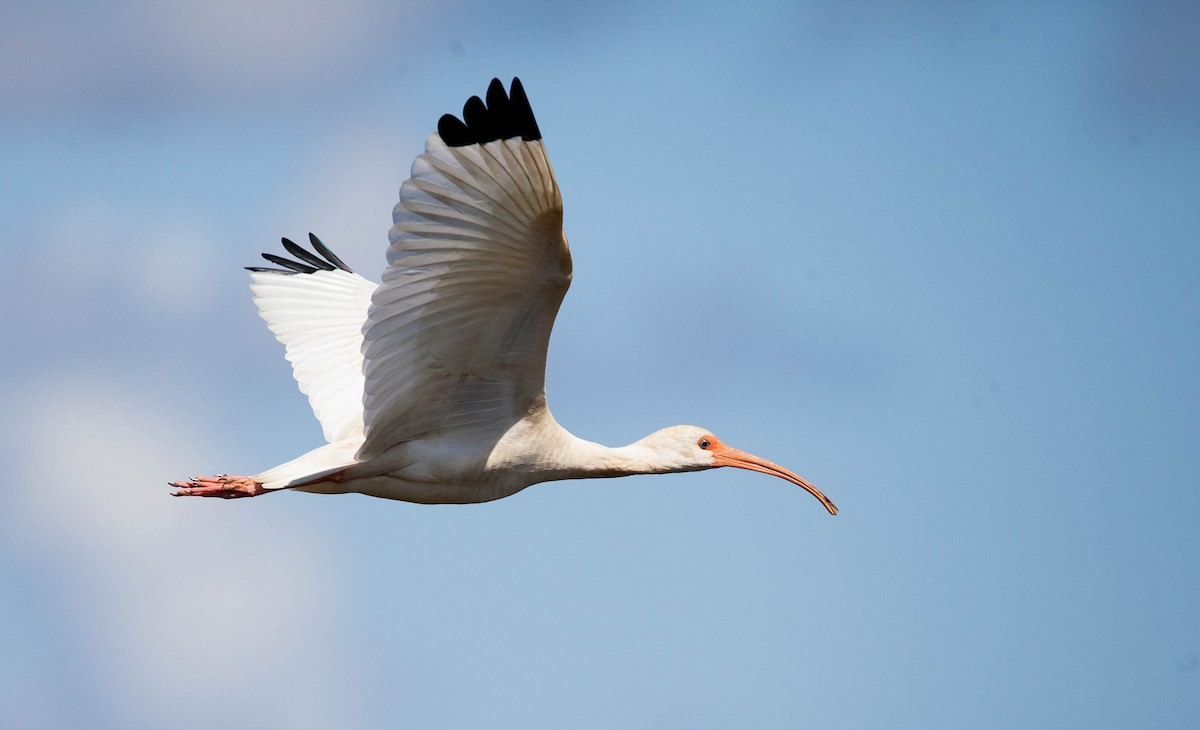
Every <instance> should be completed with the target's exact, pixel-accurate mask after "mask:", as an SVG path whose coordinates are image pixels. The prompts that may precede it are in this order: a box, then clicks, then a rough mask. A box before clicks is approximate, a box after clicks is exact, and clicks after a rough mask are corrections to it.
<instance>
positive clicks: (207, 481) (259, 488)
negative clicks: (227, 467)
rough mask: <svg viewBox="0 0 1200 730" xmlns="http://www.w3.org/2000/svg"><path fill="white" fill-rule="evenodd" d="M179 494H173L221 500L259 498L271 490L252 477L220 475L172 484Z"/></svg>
mask: <svg viewBox="0 0 1200 730" xmlns="http://www.w3.org/2000/svg"><path fill="white" fill-rule="evenodd" d="M170 484H171V486H172V487H175V488H176V489H178V490H179V491H178V492H172V495H173V496H176V497H220V498H221V499H237V498H238V497H257V496H258V495H260V494H265V493H267V492H269V491H271V490H269V489H264V488H263V485H262V482H256V481H254V480H253V479H251V478H250V477H231V476H226V475H225V474H218V475H216V476H215V477H195V478H193V479H192V480H191V481H187V482H170Z"/></svg>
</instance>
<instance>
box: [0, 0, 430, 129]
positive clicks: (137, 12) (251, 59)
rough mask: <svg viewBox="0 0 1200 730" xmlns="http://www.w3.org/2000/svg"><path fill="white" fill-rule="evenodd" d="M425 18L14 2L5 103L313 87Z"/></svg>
mask: <svg viewBox="0 0 1200 730" xmlns="http://www.w3.org/2000/svg"><path fill="white" fill-rule="evenodd" d="M401 20H403V22H400V21H401ZM421 21H422V16H421V13H420V8H418V7H416V6H414V5H413V4H403V5H401V6H397V5H396V4H394V3H388V2H379V1H375V0H352V1H346V2H338V3H331V2H320V1H319V0H306V1H305V0H301V1H300V2H287V1H286V0H216V1H214V2H207V3H200V2H171V3H160V2H153V1H152V0H142V1H141V2H129V3H121V4H117V5H112V4H105V3H95V4H92V3H61V2H60V3H54V2H49V3H6V4H4V5H3V8H2V9H0V98H4V97H9V98H8V102H9V103H13V102H23V103H27V104H34V105H44V104H49V105H67V106H70V105H73V104H77V103H80V102H88V101H95V100H98V99H106V100H107V99H112V98H115V99H116V100H117V101H122V100H125V101H127V100H129V99H131V98H134V99H136V98H141V97H146V98H154V99H160V98H161V97H162V96H164V95H171V94H177V95H181V96H192V95H196V94H201V95H204V96H207V97H217V98H227V97H231V96H235V97H236V96H246V95H254V96H260V95H262V94H263V93H264V91H267V90H278V89H279V88H281V87H282V88H297V87H301V88H306V87H307V86H309V85H312V84H314V83H318V84H320V83H324V82H327V81H328V80H329V79H332V78H337V77H338V76H339V75H341V74H342V73H345V72H346V71H347V70H348V69H352V68H353V67H354V65H355V64H356V63H359V62H361V61H362V60H363V59H364V58H366V56H367V54H368V51H369V50H370V48H371V47H372V46H373V45H374V44H382V43H385V42H388V40H389V39H391V41H392V42H400V40H401V39H399V38H397V34H399V33H411V32H414V31H417V30H419V28H420V26H421ZM9 111H15V109H10V110H9Z"/></svg>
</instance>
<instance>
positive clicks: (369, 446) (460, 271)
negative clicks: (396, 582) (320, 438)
mask: <svg viewBox="0 0 1200 730" xmlns="http://www.w3.org/2000/svg"><path fill="white" fill-rule="evenodd" d="M393 221H394V225H393V226H392V228H391V231H390V233H389V235H388V239H389V242H390V245H389V247H388V251H387V260H388V266H387V269H386V270H385V271H384V272H383V283H381V284H378V285H376V284H374V283H372V282H369V281H367V280H366V279H364V278H363V277H361V276H359V275H358V274H356V273H354V272H353V271H351V270H350V268H349V267H348V266H346V264H344V263H342V261H341V259H339V258H338V257H337V256H335V255H334V254H333V252H332V251H330V250H329V249H328V248H327V247H326V246H325V245H324V244H323V243H321V241H320V240H319V239H317V237H316V236H313V235H312V234H309V240H310V241H311V243H312V247H313V251H308V250H306V249H304V248H302V247H300V246H298V245H296V244H295V243H293V242H291V241H289V240H287V239H286V238H285V239H283V245H284V248H285V249H286V250H287V252H288V253H290V254H291V255H292V256H294V257H295V260H289V259H287V258H284V257H282V256H276V255H273V254H263V257H264V258H266V259H267V260H268V261H271V262H272V263H274V264H277V265H279V266H281V267H283V268H279V269H276V268H259V267H248V268H249V269H250V271H251V274H250V278H251V290H252V291H253V293H254V301H255V303H256V304H257V305H258V312H259V314H260V315H261V316H262V318H263V319H264V320H266V322H267V326H268V327H269V328H270V329H271V331H272V332H274V333H275V336H276V338H277V339H278V340H279V341H280V342H281V343H283V345H284V347H285V348H286V352H287V355H286V356H287V359H288V361H289V362H291V363H292V369H293V373H294V375H295V377H296V380H297V381H298V382H299V384H300V390H301V391H302V392H303V393H304V394H305V395H307V396H308V399H309V402H310V403H311V405H312V409H313V412H314V413H315V414H316V416H317V419H318V420H319V421H320V422H321V428H322V430H323V431H324V435H325V440H326V441H327V442H328V443H327V444H325V445H324V446H321V447H319V448H317V449H314V450H312V451H310V452H308V453H307V454H304V455H303V456H300V457H299V458H296V459H293V460H292V461H289V462H287V463H286V464H281V465H280V466H277V467H274V468H273V469H268V470H267V471H264V472H262V473H261V474H256V475H254V476H249V477H236V476H226V475H219V476H215V477H197V478H195V479H192V480H188V481H180V482H173V483H172V484H171V486H173V487H176V488H177V490H178V491H176V492H175V495H177V496H201V497H223V498H234V497H253V496H257V495H260V494H266V493H269V492H276V491H280V490H284V489H295V490H299V491H303V492H317V493H321V494H342V493H349V492H358V493H362V494H368V495H372V496H375V497H384V498H387V499H399V500H406V501H409V502H420V503H426V504H435V503H471V502H487V501H490V500H494V499H500V498H502V497H507V496H510V495H512V494H516V493H517V492H519V491H521V490H522V489H524V488H525V487H528V486H530V485H531V484H537V483H539V482H545V481H550V480H554V479H581V478H587V477H617V476H626V475H630V474H662V473H667V472H684V471H698V470H701V469H711V468H713V467H719V466H736V467H740V468H742V469H750V470H752V471H758V472H763V473H765V474H772V475H774V476H777V477H782V478H783V479H786V480H788V481H789V482H792V483H793V484H796V485H798V486H800V487H803V488H804V489H806V490H808V491H809V492H810V493H811V494H812V495H813V496H814V497H816V498H817V499H819V500H820V501H821V504H823V505H824V506H825V509H827V510H829V513H830V514H837V508H836V507H834V505H833V502H831V501H829V499H828V498H827V497H826V496H825V495H824V494H822V493H821V492H820V490H818V489H817V488H816V487H814V486H813V485H811V484H809V483H808V482H807V481H805V480H804V479H802V478H800V477H799V476H797V475H796V474H794V473H792V472H791V471H788V470H787V469H785V468H783V467H782V466H779V465H777V464H773V463H771V462H769V461H767V460H765V459H761V458H759V457H757V456H754V455H752V454H748V453H746V452H744V451H739V450H738V449H735V448H733V447H731V446H728V445H726V444H724V443H723V442H721V441H720V440H718V439H717V437H716V436H714V435H713V434H712V432H711V431H709V430H707V429H703V428H699V427H696V426H673V427H670V428H664V429H662V430H660V431H656V432H655V433H652V434H650V435H649V436H647V437H645V438H643V439H641V440H640V441H636V442H634V443H632V444H629V445H628V446H621V447H618V448H609V447H606V446H601V445H600V444H597V443H593V442H591V441H585V440H583V439H580V438H576V437H575V436H573V435H572V434H570V433H569V432H568V431H567V430H566V429H564V428H563V427H561V426H559V425H558V423H557V422H556V421H555V420H554V417H553V416H552V415H551V414H550V410H549V408H548V407H547V405H546V394H545V371H546V349H547V345H548V343H549V340H550V329H551V327H552V326H553V324H554V317H555V315H556V314H557V312H558V307H559V304H560V303H561V302H562V298H563V295H565V294H566V293H567V287H568V286H569V285H570V283H571V252H570V249H569V248H568V247H567V239H566V237H565V236H564V235H563V230H562V198H561V197H560V195H559V189H558V184H557V183H556V182H555V180H554V173H553V172H552V171H551V169H550V162H549V160H548V159H547V157H546V149H545V147H544V145H543V143H542V135H541V132H540V131H539V130H538V125H537V122H536V120H535V119H534V116H533V110H532V109H531V108H530V106H529V100H528V98H527V97H526V95H525V90H524V88H523V87H522V86H521V82H520V80H519V79H513V82H512V86H511V90H510V92H509V93H507V94H506V93H505V90H504V86H503V84H501V83H500V81H499V79H493V80H492V83H491V85H490V86H489V87H488V90H487V100H486V102H485V101H483V100H481V99H480V98H479V97H477V96H473V97H471V98H470V99H469V100H468V101H467V103H466V105H465V106H464V107H463V120H462V121H460V120H459V119H457V118H455V117H454V116H452V115H450V114H446V115H444V116H443V117H442V118H441V120H440V121H439V122H438V131H437V132H436V133H434V134H431V135H430V136H429V137H428V138H427V139H426V141H425V153H424V154H422V155H420V156H418V157H417V159H416V161H414V162H413V166H412V177H411V178H409V179H408V180H407V181H405V182H404V184H403V186H401V188H400V202H399V203H397V205H396V207H395V209H394V211H393Z"/></svg>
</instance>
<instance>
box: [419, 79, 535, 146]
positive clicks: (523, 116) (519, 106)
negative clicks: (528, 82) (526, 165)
mask: <svg viewBox="0 0 1200 730" xmlns="http://www.w3.org/2000/svg"><path fill="white" fill-rule="evenodd" d="M486 96H487V103H484V101H483V99H480V98H479V97H478V96H472V97H471V98H470V99H467V103H466V104H464V105H463V115H462V119H461V120H460V119H458V118H457V117H455V116H454V115H453V114H444V115H442V118H441V119H439V120H438V136H439V137H441V138H442V142H444V143H445V144H446V145H447V146H448V147H467V146H468V145H473V144H487V143H488V142H494V141H496V140H498V139H512V138H514V137H520V138H521V139H523V140H525V141H526V142H533V141H535V140H539V139H541V138H542V132H541V130H540V129H538V125H537V120H536V119H535V118H534V116H533V107H531V106H530V105H529V97H527V96H526V95H525V87H524V86H522V85H521V80H520V79H519V78H515V77H514V78H513V81H512V86H511V87H510V90H509V92H508V93H505V91H504V84H502V83H501V82H500V79H492V82H491V83H490V84H488V89H487V94H486Z"/></svg>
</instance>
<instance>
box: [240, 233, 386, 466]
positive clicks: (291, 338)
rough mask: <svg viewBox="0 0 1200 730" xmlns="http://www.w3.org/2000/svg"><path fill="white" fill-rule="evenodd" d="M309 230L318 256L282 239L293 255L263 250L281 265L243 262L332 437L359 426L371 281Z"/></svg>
mask: <svg viewBox="0 0 1200 730" xmlns="http://www.w3.org/2000/svg"><path fill="white" fill-rule="evenodd" d="M308 236H309V240H310V241H311V243H312V245H313V248H314V249H315V250H316V252H317V254H320V255H319V256H318V255H316V254H313V253H311V252H309V251H306V250H304V249H303V248H301V247H299V246H297V245H296V244H294V243H292V242H291V241H289V240H288V239H286V238H285V239H283V245H284V247H285V248H286V249H287V250H288V253H290V254H292V255H293V256H295V257H296V258H297V259H298V261H292V260H289V259H286V258H284V257H282V256H276V255H274V254H269V253H265V254H263V258H265V259H267V260H268V261H271V262H272V263H275V264H279V265H280V266H282V267H284V268H282V269H274V268H264V267H247V268H249V269H250V271H251V274H250V280H251V284H250V289H251V291H253V292H254V303H255V304H257V305H258V314H259V316H261V317H262V318H263V319H264V320H266V322H267V327H269V328H270V329H271V331H272V332H274V333H275V338H276V339H278V340H279V341H280V342H282V343H283V345H284V347H285V348H286V351H287V352H286V357H287V359H288V362H290V363H291V364H292V374H293V375H295V376H296V380H297V382H299V384H300V391H301V392H302V393H304V394H305V395H307V396H308V401H309V403H310V404H311V405H312V409H313V413H315V414H316V416H317V420H318V421H320V422H321V430H322V431H323V432H324V434H325V440H326V441H328V442H329V443H335V442H337V441H341V440H342V439H346V438H350V437H353V436H362V433H363V407H362V402H363V398H362V394H363V356H362V342H363V335H362V330H363V323H364V322H366V319H367V308H368V307H369V306H370V305H371V292H373V291H375V286H376V285H375V284H373V283H371V282H369V281H367V280H366V279H364V278H362V277H361V276H359V275H358V274H356V273H354V272H353V271H351V270H350V268H349V267H348V266H346V265H345V264H344V263H342V261H341V259H339V258H338V257H337V256H335V255H334V254H333V252H332V251H330V250H329V249H328V248H326V247H325V245H324V244H322V243H321V241H320V239H318V238H317V237H316V236H314V235H312V234H311V233H310V234H308ZM322 257H324V258H322Z"/></svg>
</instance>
